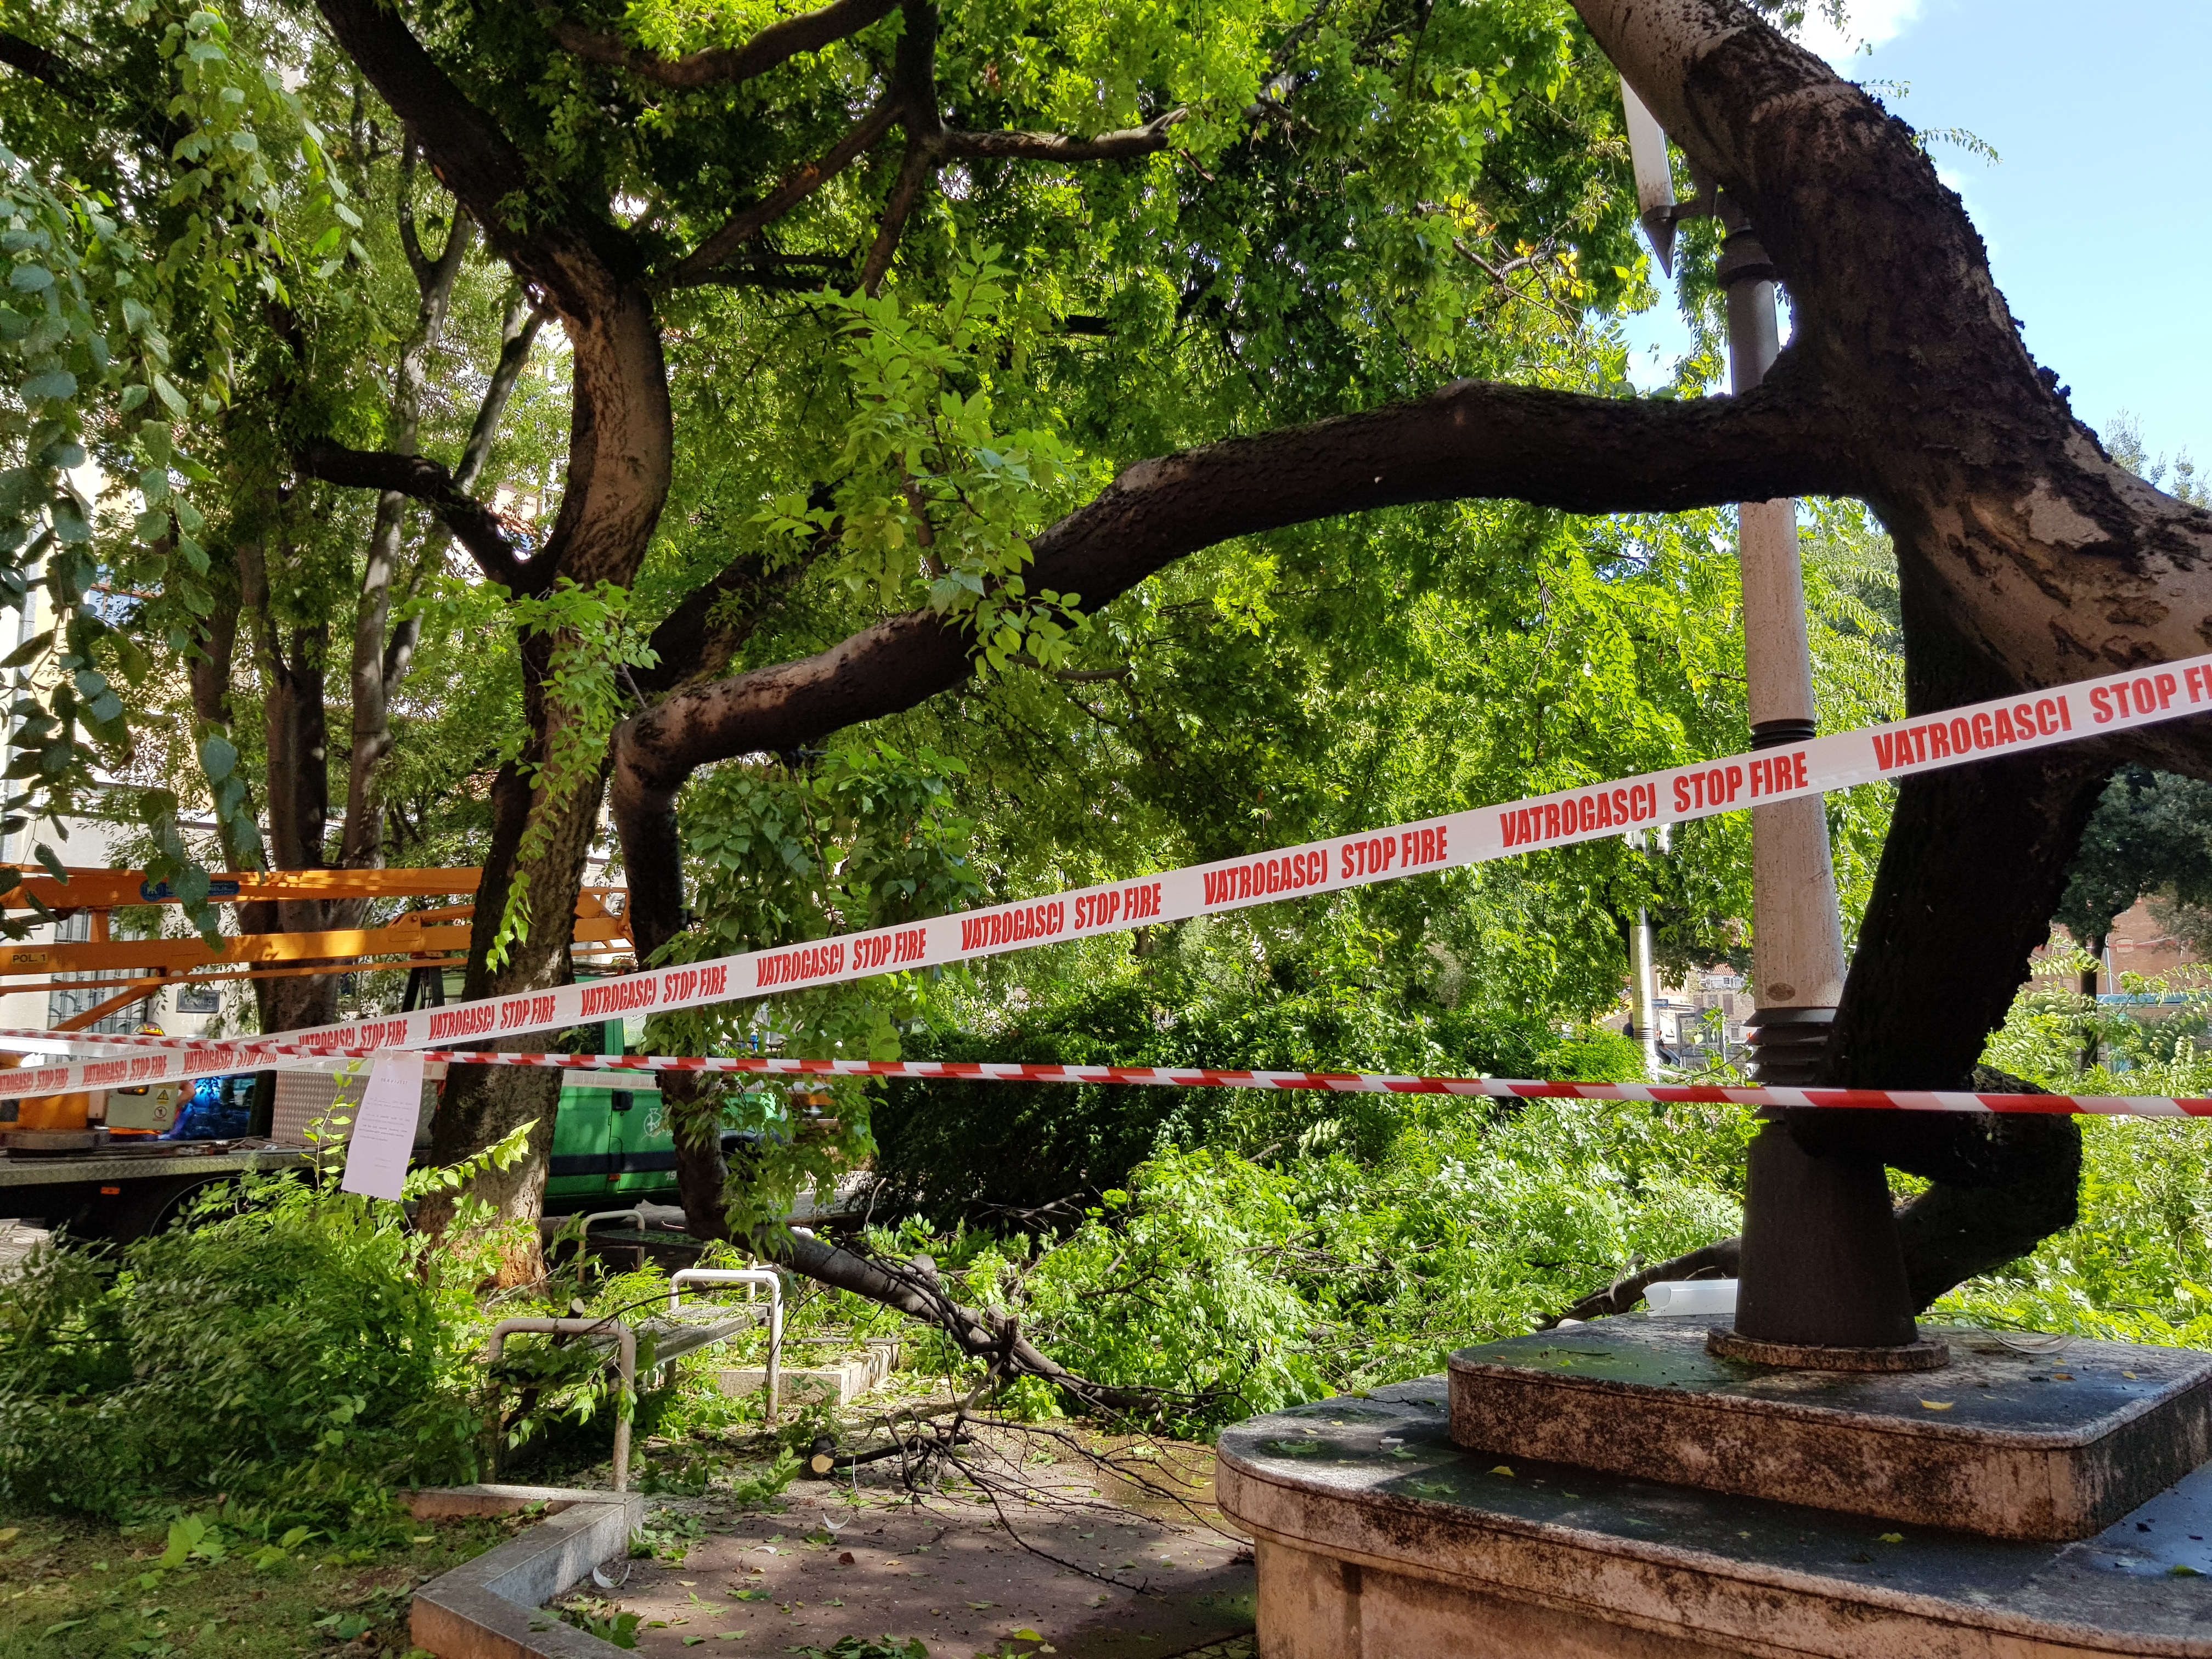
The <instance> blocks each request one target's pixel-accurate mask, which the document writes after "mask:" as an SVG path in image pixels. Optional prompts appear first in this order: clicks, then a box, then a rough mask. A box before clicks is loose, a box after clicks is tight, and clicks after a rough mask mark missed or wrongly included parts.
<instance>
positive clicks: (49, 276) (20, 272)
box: [8, 265, 54, 294]
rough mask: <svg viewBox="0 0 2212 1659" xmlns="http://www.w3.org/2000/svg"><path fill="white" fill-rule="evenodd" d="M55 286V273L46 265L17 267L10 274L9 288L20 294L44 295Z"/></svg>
mask: <svg viewBox="0 0 2212 1659" xmlns="http://www.w3.org/2000/svg"><path fill="white" fill-rule="evenodd" d="M53 285H54V273H53V272H52V271H51V270H47V269H46V267H45V266H44V265H17V266H16V267H15V270H11V271H9V273H8V286H9V288H12V289H15V291H16V292H17V293H19V294H43V293H45V292H46V289H50V288H52V286H53Z"/></svg>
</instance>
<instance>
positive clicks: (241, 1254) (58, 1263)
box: [0, 1177, 479, 1516]
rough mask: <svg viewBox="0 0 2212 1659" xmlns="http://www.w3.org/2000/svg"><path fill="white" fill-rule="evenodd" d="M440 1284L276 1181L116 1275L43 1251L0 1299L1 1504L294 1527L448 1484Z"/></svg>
mask: <svg viewBox="0 0 2212 1659" xmlns="http://www.w3.org/2000/svg"><path fill="white" fill-rule="evenodd" d="M453 1265H454V1266H455V1267H461V1268H463V1269H464V1270H465V1267H466V1264H460V1263H456V1264H453ZM451 1282H452V1280H451V1276H450V1275H449V1273H447V1271H445V1270H444V1264H441V1262H440V1261H439V1260H438V1259H437V1258H435V1257H434V1256H433V1255H430V1254H429V1253H428V1252H427V1251H426V1250H425V1249H424V1248H423V1245H422V1241H421V1240H419V1239H418V1238H416V1237H413V1236H411V1235H410V1234H409V1233H408V1232H407V1231H405V1230H404V1222H403V1221H402V1220H401V1218H400V1217H399V1215H398V1209H397V1206H392V1205H380V1204H377V1203H375V1202H374V1200H368V1199H362V1198H356V1197H351V1196H349V1195H345V1194H336V1193H331V1192H327V1191H324V1192H318V1191H316V1190H315V1189H313V1188H312V1187H310V1186H309V1185H308V1184H307V1182H304V1181H301V1180H299V1179H296V1178H292V1177H285V1178H283V1179H279V1180H276V1181H269V1182H260V1183H258V1185H257V1186H256V1188H254V1189H253V1191H252V1194H250V1198H249V1201H248V1202H247V1203H246V1205H245V1206H244V1207H243V1209H242V1211H241V1212H238V1213H233V1214H228V1215H225V1216H223V1217H222V1218H218V1219H213V1220H209V1221H207V1222H205V1223H204V1225H197V1226H186V1227H179V1228H175V1229H172V1230H171V1231H167V1232H164V1233H161V1234H159V1235H157V1236H155V1237H149V1238H145V1239H141V1240H139V1241H138V1242H137V1243H133V1244H131V1245H130V1246H129V1247H128V1248H127V1249H125V1251H124V1252H123V1254H122V1257H121V1260H120V1262H119V1264H116V1263H112V1262H109V1261H103V1260H101V1259H100V1258H99V1257H97V1256H95V1255H91V1254H89V1253H88V1252H86V1251H83V1250H82V1249H77V1248H76V1247H73V1246H70V1245H69V1244H66V1243H64V1244H62V1245H59V1246H56V1247H46V1248H42V1249H40V1250H39V1251H37V1252H35V1253H34V1254H33V1255H32V1256H31V1257H30V1258H29V1259H28V1260H27V1261H26V1263H25V1264H24V1267H23V1270H22V1272H21V1273H20V1274H19V1275H18V1276H17V1277H15V1278H14V1279H10V1280H8V1281H7V1282H5V1283H4V1284H0V1498H4V1499H12V1500H16V1501H23V1502H28V1503H33V1504H55V1505H59V1506H63V1507H66V1508H70V1509H76V1510H85V1511H88V1512H91V1513H96V1514H103V1515H120V1514H122V1513H125V1512H126V1511H127V1510H130V1509H131V1508H132V1507H133V1506H134V1505H136V1504H141V1503H143V1502H144V1501H146V1500H148V1499H151V1498H181V1499H185V1500H192V1499H198V1498H207V1497H212V1496H214V1495H216V1494H219V1493H228V1494H231V1495H232V1496H233V1497H234V1498H240V1499H246V1500H249V1501H261V1502H265V1503H267V1504H272V1505H275V1506H276V1508H277V1510H279V1511H281V1512H283V1513H285V1514H297V1515H300V1516H322V1515H326V1514H328V1513H329V1512H330V1511H331V1510H333V1509H334V1508H335V1509H346V1508H350V1507H355V1506H358V1505H363V1504H375V1503H377V1502H379V1501H380V1498H379V1494H380V1492H381V1491H382V1489H384V1488H385V1487H386V1486H389V1485H391V1484H392V1483H397V1482H404V1481H408V1480H451V1479H455V1478H466V1477H467V1476H468V1475H469V1474H471V1471H472V1468H473V1463H474V1457H473V1449H472V1437H473V1435H474V1433H475V1431H476V1427H477V1419H476V1408H475V1407H474V1405H473V1403H472V1401H471V1395H470V1384H471V1368H470V1367H469V1366H468V1365H467V1364H466V1359H467V1356H468V1353H469V1351H470V1350H471V1348H472V1347H473V1346H475V1338H476V1334H477V1330H478V1328H479V1326H478V1322H477V1319H476V1317H475V1313H474V1307H473V1301H472V1298H471V1296H470V1294H469V1292H468V1291H467V1290H466V1289H465V1288H453V1287H451Z"/></svg>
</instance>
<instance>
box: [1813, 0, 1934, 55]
mask: <svg viewBox="0 0 2212 1659" xmlns="http://www.w3.org/2000/svg"><path fill="white" fill-rule="evenodd" d="M1806 10H1807V12H1808V14H1809V15H1808V16H1807V17H1806V19H1805V33H1804V41H1805V44H1806V46H1808V47H1810V48H1811V49H1812V50H1813V51H1814V52H1819V53H1820V56H1821V57H1823V58H1826V59H1827V60H1828V61H1829V62H1830V63H1831V64H1834V65H1835V66H1836V67H1837V68H1838V69H1839V70H1840V69H1845V68H1848V67H1850V59H1851V58H1853V56H1854V55H1855V54H1857V52H1859V51H1860V49H1861V48H1862V47H1863V46H1885V45H1887V43H1888V42H1890V41H1892V40H1895V39H1896V38H1897V37H1898V36H1899V34H1900V33H1903V32H1904V31H1905V29H1906V28H1908V27H1911V25H1912V24H1913V23H1915V22H1917V21H1918V20H1919V17H1920V0H1847V10H1846V14H1845V15H1844V26H1843V27H1841V28H1838V27H1836V26H1835V25H1834V24H1833V23H1831V22H1830V21H1828V20H1827V18H1826V16H1824V15H1821V8H1820V3H1819V0H1812V3H1810V4H1808V6H1807V7H1806Z"/></svg>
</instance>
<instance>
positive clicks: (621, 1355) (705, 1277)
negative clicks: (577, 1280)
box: [484, 1266, 783, 1492]
mask: <svg viewBox="0 0 2212 1659" xmlns="http://www.w3.org/2000/svg"><path fill="white" fill-rule="evenodd" d="M696 1285H744V1286H745V1287H746V1291H747V1294H748V1297H749V1298H750V1296H751V1295H752V1293H754V1292H756V1291H759V1290H761V1289H763V1288H765V1289H766V1290H767V1291H768V1379H767V1392H768V1420H769V1422H771V1423H773V1422H775V1419H776V1408H777V1404H778V1401H777V1394H778V1392H779V1390H778V1387H777V1384H778V1382H779V1379H780V1374H781V1367H782V1362H783V1281H782V1279H781V1276H780V1275H779V1274H778V1273H776V1271H775V1269H774V1268H773V1267H759V1266H754V1267H683V1268H679V1269H678V1271H677V1272H676V1273H673V1274H671V1276H670V1278H669V1281H668V1307H667V1310H666V1311H665V1312H664V1313H659V1314H655V1315H654V1316H653V1317H652V1318H650V1319H643V1320H640V1321H638V1322H635V1324H632V1323H630V1322H627V1321H624V1320H620V1319H615V1318H611V1317H610V1318H605V1319H502V1320H501V1321H500V1322H499V1323H498V1324H496V1325H495V1326H493V1327H492V1329H491V1336H490V1338H489V1340H487V1341H486V1343H485V1345H484V1363H485V1364H486V1365H492V1364H497V1363H498V1360H499V1357H500V1355H501V1353H502V1352H504V1351H505V1349H506V1346H507V1338H508V1337H510V1336H517V1335H524V1334H538V1335H547V1336H570V1337H577V1338H580V1339H581V1340H583V1341H584V1342H585V1343H586V1345H588V1346H592V1347H600V1348H611V1349H613V1350H614V1365H615V1371H616V1375H617V1376H618V1377H620V1379H621V1381H622V1387H623V1393H624V1394H625V1395H628V1396H629V1398H630V1399H633V1400H635V1398H636V1397H637V1350H638V1339H639V1338H640V1337H641V1336H643V1337H646V1338H647V1339H649V1340H650V1341H651V1343H652V1348H651V1350H650V1352H651V1353H652V1355H653V1370H655V1371H656V1372H657V1371H659V1370H662V1369H664V1368H665V1367H666V1366H668V1365H671V1364H674V1363H675V1362H676V1361H677V1360H679V1359H682V1358H685V1357H687V1356H689V1355H690V1354H695V1353H698V1352H701V1351H702V1350H703V1349H707V1348H710V1347H713V1346H715V1345H716V1344H718V1343H721V1342H726V1341H728V1340H730V1338H732V1337H733V1336H737V1335H739V1334H742V1333H744V1332H745V1331H749V1330H751V1329H752V1328H754V1327H756V1326H757V1325H758V1324H759V1323H760V1313H759V1310H757V1308H747V1309H745V1310H743V1311H742V1312H740V1313H738V1315H737V1316H734V1317H730V1316H726V1314H725V1310H722V1309H720V1308H718V1307H714V1305H713V1304H704V1305H703V1306H702V1305H701V1304H695V1305H694V1306H693V1307H692V1308H690V1309H689V1310H687V1309H685V1308H684V1306H683V1301H684V1290H685V1289H686V1288H687V1287H689V1286H696ZM702 1313H703V1314H705V1315H706V1316H705V1317H702ZM718 1316H719V1317H718ZM614 1464H615V1468H614V1474H615V1490H616V1491H617V1492H623V1491H626V1490H627V1489H628V1486H629V1419H628V1418H627V1417H617V1419H615V1457H614Z"/></svg>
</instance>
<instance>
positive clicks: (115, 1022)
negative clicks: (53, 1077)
mask: <svg viewBox="0 0 2212 1659" xmlns="http://www.w3.org/2000/svg"><path fill="white" fill-rule="evenodd" d="M91 938H92V915H91V913H90V912H89V911H87V910H79V911H77V912H76V914H74V915H68V916H64V917H63V918H62V921H61V923H60V925H59V926H58V927H56V928H55V929H54V939H55V942H56V943H57V944H62V945H83V944H86V943H87V942H88V941H89V940H90V939H91ZM64 977H66V978H68V979H70V980H71V981H76V983H77V984H79V985H82V989H74V988H72V989H58V990H52V991H49V992H47V993H46V1024H47V1025H48V1026H49V1027H52V1026H57V1025H59V1024H61V1023H62V1022H63V1021H64V1020H68V1019H74V1018H76V1017H77V1016H78V1015H79V1014H82V1013H83V1012H85V1011H86V1010H87V1009H88V1008H95V1007H98V1006H100V1004H101V1003H103V1002H105V1001H106V1000H107V999H108V998H110V997H112V996H113V995H114V994H115V991H114V989H113V988H112V987H113V986H114V985H115V984H116V983H118V982H121V981H129V980H131V979H132V978H133V977H136V976H135V975H132V974H131V971H130V970H129V969H125V968H104V969H94V970H93V971H91V972H79V973H71V974H69V975H64ZM88 980H92V981H101V983H99V984H83V981H88ZM150 1001H151V999H150V998H149V999H148V1000H146V1001H141V1002H126V1003H125V1004H124V1005H123V1006H121V1007H120V1008H118V1009H116V1010H115V1011H114V1012H112V1013H108V1014H103V1015H101V1016H100V1018H99V1019H97V1020H95V1021H94V1023H93V1024H92V1025H91V1026H90V1027H88V1029H89V1030H94V1031H105V1032H108V1033H111V1034H128V1033H129V1032H131V1031H135V1030H137V1029H138V1028H139V1027H140V1026H141V1025H143V1024H145V1023H146V1016H147V1014H148V1013H149V1012H151V1011H150V1009H149V1006H148V1004H149V1002H150Z"/></svg>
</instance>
